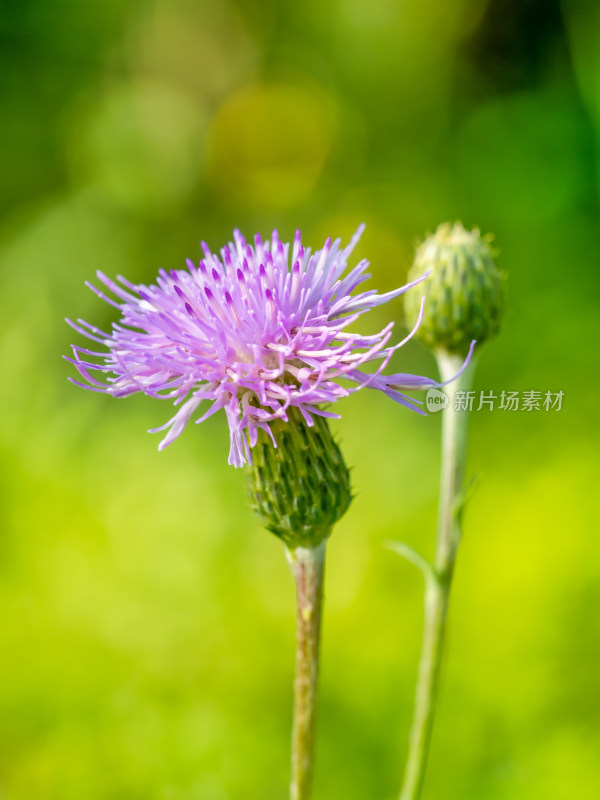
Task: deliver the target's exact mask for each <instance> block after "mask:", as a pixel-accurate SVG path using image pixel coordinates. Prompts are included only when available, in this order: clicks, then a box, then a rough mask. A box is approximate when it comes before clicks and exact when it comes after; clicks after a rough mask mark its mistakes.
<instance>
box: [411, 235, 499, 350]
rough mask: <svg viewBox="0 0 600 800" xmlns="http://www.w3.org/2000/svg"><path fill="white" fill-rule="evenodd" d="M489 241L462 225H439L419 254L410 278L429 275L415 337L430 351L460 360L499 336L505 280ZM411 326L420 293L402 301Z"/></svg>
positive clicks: (425, 284)
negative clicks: (439, 351)
mask: <svg viewBox="0 0 600 800" xmlns="http://www.w3.org/2000/svg"><path fill="white" fill-rule="evenodd" d="M490 239H491V237H490V236H489V235H488V236H481V234H480V232H479V231H478V230H477V229H475V230H473V231H467V230H465V228H464V227H463V226H462V225H461V223H460V222H457V223H455V224H454V225H450V224H449V223H444V224H443V225H440V226H439V227H438V229H437V231H436V232H435V234H433V236H429V237H428V238H427V239H425V241H424V242H423V244H422V245H421V246H420V247H419V248H418V249H417V253H416V255H415V260H414V262H413V265H412V267H411V269H410V272H409V278H410V279H411V280H413V279H414V278H415V277H416V276H418V275H422V274H423V273H425V272H427V271H429V270H431V275H430V276H429V277H428V278H427V280H426V281H425V282H424V284H423V293H424V295H425V311H424V314H423V321H422V322H421V325H420V327H419V330H418V331H417V334H416V335H417V337H418V338H419V339H420V340H421V341H422V342H423V343H424V344H425V345H427V347H429V348H431V349H432V350H444V351H446V352H448V353H453V354H455V355H461V356H464V355H465V354H466V353H467V352H468V350H469V346H470V344H471V342H472V341H473V339H475V340H476V341H477V344H478V345H481V344H482V343H483V342H484V341H486V340H487V339H491V338H492V337H493V336H495V335H496V334H497V333H498V330H499V329H500V322H501V319H502V313H503V311H504V275H503V274H502V273H501V272H500V270H499V269H498V268H497V267H496V265H495V263H494V256H495V252H494V251H493V249H492V247H491V245H490ZM404 307H405V310H406V315H407V318H408V322H409V324H410V323H412V322H413V321H414V320H416V319H417V316H418V314H419V308H420V297H419V293H418V292H408V293H407V294H406V295H405V296H404Z"/></svg>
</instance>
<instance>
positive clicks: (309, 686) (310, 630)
mask: <svg viewBox="0 0 600 800" xmlns="http://www.w3.org/2000/svg"><path fill="white" fill-rule="evenodd" d="M325 546H326V541H323V542H322V543H321V544H320V545H319V546H318V547H314V548H305V547H297V548H296V549H295V550H289V551H288V561H289V563H290V566H291V569H292V574H293V576H294V581H295V583H296V601H297V615H298V622H297V634H296V679H295V682H294V722H293V729H292V776H291V783H290V800H308V798H309V797H310V792H311V784H312V774H313V763H314V749H315V748H314V742H315V708H316V699H317V678H318V672H319V642H320V634H321V612H322V607H323V577H324V572H325Z"/></svg>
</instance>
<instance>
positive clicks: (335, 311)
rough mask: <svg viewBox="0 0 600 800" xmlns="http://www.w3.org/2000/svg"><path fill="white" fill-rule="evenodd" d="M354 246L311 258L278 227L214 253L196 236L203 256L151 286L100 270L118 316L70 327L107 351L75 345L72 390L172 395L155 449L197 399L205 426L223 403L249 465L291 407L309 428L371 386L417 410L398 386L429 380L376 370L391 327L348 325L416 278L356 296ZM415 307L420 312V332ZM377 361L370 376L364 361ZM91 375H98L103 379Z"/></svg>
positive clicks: (361, 277) (362, 274) (235, 443)
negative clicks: (374, 329)
mask: <svg viewBox="0 0 600 800" xmlns="http://www.w3.org/2000/svg"><path fill="white" fill-rule="evenodd" d="M362 230H363V226H361V227H360V228H359V229H358V231H357V232H356V234H355V235H354V237H353V238H352V240H351V242H350V244H349V245H348V246H347V247H345V248H343V249H342V248H341V247H340V241H339V240H336V241H335V242H333V243H332V242H331V240H330V239H328V240H327V241H326V242H325V244H324V246H323V248H322V249H321V250H318V251H317V252H315V253H312V254H311V251H310V249H309V248H304V247H303V245H302V242H301V237H300V232H298V233H297V234H296V237H295V239H294V242H293V243H292V244H291V245H289V244H285V243H283V242H281V241H280V240H279V237H278V235H277V232H276V231H274V232H273V235H272V237H271V239H270V240H268V241H263V240H262V239H261V237H260V236H258V235H257V236H255V238H254V244H249V243H248V242H246V240H245V239H244V237H243V236H242V234H241V233H240V232H239V231H235V232H234V241H233V242H232V243H229V244H228V245H226V246H225V247H223V249H222V250H221V251H220V253H219V254H214V253H212V252H211V251H210V250H209V248H208V247H207V246H206V245H205V244H204V243H203V244H202V248H203V251H204V258H203V259H202V260H201V261H200V262H199V264H198V265H195V264H193V263H192V262H191V261H188V262H187V270H171V271H169V272H167V271H165V270H160V272H159V276H158V279H157V281H156V283H154V284H152V285H149V286H148V285H142V284H140V285H134V284H132V283H130V282H129V281H127V280H126V279H125V278H123V277H118V278H117V280H116V281H113V280H111V279H110V278H108V277H106V276H105V275H104V274H102V273H101V272H99V273H98V277H99V279H100V280H101V281H102V283H103V284H104V285H105V287H106V288H107V289H108V290H109V292H110V293H111V295H112V296H110V295H109V294H105V293H104V291H101V290H99V289H97V288H96V287H94V286H92V285H91V284H89V285H90V288H92V289H93V290H94V291H95V292H96V294H98V295H99V296H100V297H101V298H102V299H103V300H106V301H107V302H108V303H110V304H111V305H113V306H114V307H115V308H116V309H117V310H118V311H119V313H120V315H121V318H120V320H119V321H118V322H117V323H114V324H113V326H112V330H111V332H110V333H107V332H103V331H101V330H99V329H98V328H96V327H95V326H94V325H90V324H89V323H87V322H84V321H83V320H77V322H70V321H69V320H68V321H69V322H70V324H71V325H72V327H73V328H75V330H77V331H78V332H79V333H81V334H84V335H85V336H87V337H88V338H89V339H92V340H93V341H95V342H97V343H98V344H100V345H102V346H103V347H104V348H107V350H106V351H105V352H103V351H98V350H96V349H95V350H90V349H87V348H82V347H79V346H74V347H73V353H74V355H73V358H72V359H68V360H70V361H71V362H72V363H73V364H74V365H75V366H76V368H77V370H78V371H79V373H80V375H81V376H82V377H83V379H84V381H85V382H84V383H79V382H78V381H73V382H74V383H79V385H82V386H84V387H85V388H88V389H93V390H95V391H100V392H105V393H107V394H110V395H113V396H114V397H125V396H127V395H130V394H134V393H135V392H142V393H144V394H147V395H150V396H153V397H159V398H170V399H172V400H173V401H174V403H175V405H176V406H179V408H178V410H177V413H176V414H175V415H174V416H173V417H172V419H170V420H169V421H168V422H167V423H165V424H164V425H162V426H161V427H160V428H156V429H154V430H155V431H160V430H167V431H168V432H167V434H166V436H165V437H164V439H163V440H162V442H161V443H160V445H159V449H163V448H164V447H166V446H167V445H169V444H170V443H171V442H173V441H174V440H175V439H176V438H177V437H178V436H179V435H180V433H181V432H182V431H183V429H184V427H185V426H186V424H187V423H188V421H189V420H190V419H191V417H192V416H193V415H194V414H195V413H196V411H197V410H198V409H199V407H200V406H201V404H202V403H204V402H207V403H209V406H208V408H207V409H206V410H205V411H204V413H203V414H202V415H201V416H200V417H199V418H198V419H196V422H202V421H203V420H205V419H206V418H207V417H209V416H210V415H212V414H214V413H215V412H217V411H220V410H221V409H222V410H223V411H224V413H225V415H226V417H227V421H228V423H229V431H230V442H231V447H230V453H229V463H230V464H233V465H234V466H236V467H239V466H242V465H243V464H244V463H245V462H247V461H251V448H252V447H254V445H255V444H256V442H257V440H258V434H259V431H263V432H264V433H265V434H266V435H267V436H269V438H270V439H271V441H272V442H273V444H274V445H275V446H277V442H276V438H275V436H274V433H273V423H275V422H276V421H281V422H283V423H285V422H288V420H289V414H290V410H291V409H297V411H298V412H299V415H300V416H301V418H302V419H303V420H304V422H305V423H306V424H307V425H308V426H312V425H313V424H314V417H315V416H320V417H336V416H338V415H337V414H335V413H333V412H332V411H329V410H326V409H325V408H324V407H323V406H324V405H326V406H328V405H330V404H332V403H335V401H337V400H339V399H340V398H342V397H346V396H347V395H349V394H351V393H352V392H354V391H357V390H359V389H361V388H364V387H370V388H372V389H377V390H379V391H382V392H384V393H385V394H386V395H387V396H389V397H390V398H391V399H393V400H395V401H396V402H398V403H400V404H401V405H404V406H406V407H408V408H412V409H413V410H415V411H419V412H420V413H423V412H421V411H420V409H419V407H418V405H416V404H415V403H416V402H417V401H414V400H412V399H411V398H409V397H407V396H406V395H405V394H404V393H403V391H404V390H410V389H425V388H428V387H430V386H433V385H436V382H435V381H433V380H431V379H429V378H425V377H421V376H417V375H408V374H396V375H388V376H384V375H383V374H382V373H383V370H384V369H385V367H386V366H387V364H388V362H389V360H390V358H391V356H392V354H393V353H394V351H395V350H397V349H398V348H399V347H400V346H401V345H402V344H404V342H405V341H407V340H408V339H409V338H410V337H411V336H412V334H413V333H414V331H413V332H412V333H411V334H409V336H408V337H407V338H406V339H404V340H403V341H401V342H399V343H397V344H395V345H393V346H392V345H390V344H389V342H390V338H391V335H392V328H393V323H390V324H389V325H387V326H386V327H385V328H384V329H383V330H381V331H379V332H378V333H375V334H371V335H363V334H360V333H354V332H352V331H350V330H349V328H350V327H351V326H352V325H353V324H354V323H355V322H356V321H357V320H358V318H359V317H361V316H362V315H363V314H365V313H366V312H367V311H369V309H371V308H373V307H374V306H377V305H381V304H382V303H386V302H387V301H389V300H391V299H392V298H394V297H397V296H398V295H401V294H402V293H403V292H405V291H406V290H407V289H409V288H410V287H411V286H413V285H415V284H417V283H419V282H420V281H421V280H422V276H419V277H418V278H417V279H416V280H414V281H413V282H412V283H410V284H408V285H407V286H403V287H401V288H399V289H396V290H395V291H392V292H388V293H386V294H377V292H376V291H374V290H370V291H358V292H356V291H355V290H356V289H357V287H358V286H360V285H361V284H362V283H363V282H364V281H365V280H366V279H367V278H368V277H369V276H368V275H367V274H366V270H367V267H368V262H367V261H364V260H363V261H360V262H359V263H358V264H357V265H356V266H355V267H353V268H352V269H350V270H348V269H347V263H348V258H349V256H350V254H351V252H352V250H353V248H354V247H355V245H356V242H357V241H358V239H359V237H360V235H361V233H362ZM422 311H423V306H422V304H421V309H420V312H419V314H418V319H417V325H416V326H415V330H416V327H418V324H419V321H420V318H421V316H422ZM372 361H375V362H377V364H378V366H377V368H376V370H375V371H374V372H365V371H364V370H363V367H365V365H367V364H369V363H370V362H372ZM92 372H94V373H96V374H98V375H99V377H104V380H99V379H98V378H97V377H94V375H92Z"/></svg>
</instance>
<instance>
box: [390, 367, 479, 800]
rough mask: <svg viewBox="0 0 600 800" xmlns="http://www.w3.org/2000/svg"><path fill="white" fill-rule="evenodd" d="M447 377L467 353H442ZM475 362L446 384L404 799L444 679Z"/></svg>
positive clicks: (417, 792) (423, 763) (413, 796)
mask: <svg viewBox="0 0 600 800" xmlns="http://www.w3.org/2000/svg"><path fill="white" fill-rule="evenodd" d="M437 360H438V365H439V368H440V373H441V376H442V381H446V380H449V379H450V378H451V377H452V376H453V375H456V373H457V372H458V370H459V369H460V366H461V364H462V359H461V358H459V357H457V356H452V355H448V354H446V353H438V354H437ZM474 368H475V364H474V362H473V361H471V363H470V364H469V366H468V368H467V369H466V370H465V372H463V374H462V375H461V376H460V377H459V378H457V379H456V381H454V383H453V384H451V386H450V387H449V388H448V389H447V390H446V394H447V395H448V398H449V403H448V405H447V407H446V408H445V409H444V411H443V412H442V415H443V416H442V463H441V486H440V506H439V515H438V532H437V541H436V549H435V558H434V562H433V570H432V571H431V573H429V574H428V575H426V578H427V579H426V586H425V615H424V621H423V644H422V647H421V659H420V662H419V674H418V678H417V690H416V695H415V708H414V714H413V723H412V728H411V733H410V741H409V748H408V758H407V762H406V772H405V774H404V783H403V786H402V792H401V794H400V800H418V798H420V797H421V792H422V790H423V783H424V780H425V770H426V768H427V756H428V753H429V746H430V743H431V733H432V730H433V721H434V715H435V706H436V700H437V695H438V689H439V682H440V668H441V663H442V653H443V647H444V636H445V630H446V617H447V613H448V603H449V599H450V590H451V587H452V576H453V573H454V564H455V561H456V554H457V550H458V546H459V544H460V538H461V515H462V500H463V481H464V469H465V460H466V450H467V427H468V412H466V411H456V410H455V409H454V399H455V396H456V392H458V391H464V392H466V391H468V390H469V387H470V385H471V379H472V375H473V370H474Z"/></svg>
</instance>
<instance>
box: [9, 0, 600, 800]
mask: <svg viewBox="0 0 600 800" xmlns="http://www.w3.org/2000/svg"><path fill="white" fill-rule="evenodd" d="M0 28H1V30H0V41H1V46H0V87H1V89H0V92H1V102H0V106H1V109H2V118H3V119H2V124H1V127H0V130H1V137H2V142H3V143H2V148H1V151H0V174H1V176H2V179H1V185H0V207H1V223H0V306H1V325H0V348H1V354H2V365H3V369H4V375H5V378H6V385H5V387H4V389H3V391H2V395H1V399H0V404H1V407H0V411H1V413H0V470H1V478H2V480H1V489H0V491H1V495H2V499H1V503H0V528H1V534H0V654H1V655H0V798H2V800H39V798H44V800H83V799H84V798H89V799H90V800H137V798H139V799H140V800H230V799H231V800H242V799H243V800H273V799H274V798H283V797H285V796H286V786H287V780H288V738H289V728H290V715H291V682H292V671H293V638H294V609H293V591H292V583H291V578H290V576H289V574H288V571H287V567H286V565H285V562H284V559H283V555H282V552H281V547H280V545H279V543H278V542H277V540H276V539H275V538H274V537H272V536H270V535H269V534H267V533H265V532H263V531H262V530H261V529H260V527H259V525H258V523H257V522H256V521H255V519H254V518H253V516H252V515H251V513H250V511H249V510H248V508H247V507H246V502H245V494H244V491H245V481H244V475H243V473H242V472H241V471H236V470H234V469H232V468H229V467H228V466H227V463H226V461H227V451H228V438H227V432H226V425H225V420H224V419H223V418H222V417H221V416H219V417H218V418H213V419H211V420H210V421H209V422H207V423H205V424H203V425H202V426H200V427H198V428H196V427H194V426H192V428H190V429H189V430H187V431H186V433H185V435H184V436H182V437H181V439H180V440H178V441H177V443H176V444H175V445H173V446H172V447H171V448H169V449H168V450H167V451H165V452H164V453H162V454H158V453H157V452H156V447H157V444H158V437H156V436H151V435H149V434H147V433H145V430H146V429H147V428H149V427H153V426H156V425H159V424H161V423H162V422H164V421H165V420H166V419H167V418H168V415H169V414H170V406H169V405H168V404H167V403H162V404H161V403H160V402H158V401H156V400H151V399H149V398H144V397H136V398H130V399H129V400H127V401H119V402H116V401H115V400H113V399H112V398H107V397H104V396H101V395H96V394H92V393H86V392H83V391H82V390H79V389H77V388H76V387H74V386H72V385H71V384H69V383H67V380H66V378H67V375H68V374H73V373H72V371H71V370H70V368H69V365H67V364H66V363H65V362H64V361H61V359H60V356H61V354H62V353H66V352H68V350H69V344H70V342H71V341H73V340H74V338H75V339H76V338H77V337H76V336H75V335H74V334H73V332H72V331H70V329H69V328H68V327H67V326H66V325H65V324H64V322H63V318H64V317H65V316H70V317H83V318H85V319H87V320H89V321H92V322H94V323H96V324H98V325H100V327H104V326H105V325H110V322H111V320H112V319H114V317H113V316H112V310H111V309H110V307H108V306H107V305H105V304H102V303H101V302H100V301H98V300H97V298H96V297H95V296H94V295H93V294H92V293H91V292H89V291H88V290H87V289H86V288H85V287H84V285H83V282H84V280H86V279H92V278H93V276H94V272H95V270H96V269H98V268H101V269H102V270H104V271H106V272H107V273H108V274H110V275H115V274H117V273H123V274H125V275H126V276H128V277H129V278H130V279H131V280H134V281H146V282H150V281H152V280H153V279H154V276H155V274H156V272H157V270H158V269H159V268H160V267H167V268H173V267H175V268H179V267H182V266H183V264H184V259H185V257H188V256H189V257H192V258H195V259H197V258H198V257H199V255H200V247H199V241H200V239H201V238H203V239H206V240H207V241H208V242H209V244H210V245H211V246H212V247H214V248H217V247H220V246H221V245H222V244H223V243H224V242H225V241H228V239H229V237H230V235H231V231H232V229H233V227H236V226H237V227H240V228H241V229H242V230H243V231H245V232H246V233H247V234H252V233H253V232H254V231H255V230H259V231H261V232H262V233H263V234H268V233H269V232H270V231H271V229H272V228H273V227H275V226H276V227H277V228H278V229H279V232H280V234H281V236H282V237H283V238H288V237H291V236H292V235H293V231H294V230H295V228H296V227H298V226H300V227H301V228H302V230H303V233H304V237H305V239H306V241H307V242H308V243H309V244H310V245H312V246H313V247H317V246H320V245H321V244H322V241H323V240H324V238H325V237H326V236H327V235H329V234H331V235H333V236H338V235H339V236H342V237H344V238H345V239H347V237H349V235H350V234H351V232H353V230H354V229H355V228H356V226H357V225H358V223H359V222H361V221H363V220H364V221H366V223H367V230H366V233H365V235H364V237H363V239H362V241H361V244H360V248H359V252H358V253H357V257H359V256H360V257H362V256H365V257H368V258H369V260H370V261H371V264H372V270H371V272H372V274H373V279H372V283H371V285H372V287H373V288H377V289H379V290H381V291H386V290H389V289H391V288H393V287H395V286H397V285H399V284H401V283H402V282H403V281H404V278H405V276H406V271H407V269H408V266H409V264H410V261H411V258H412V254H413V250H414V244H415V242H417V241H418V239H419V237H422V236H423V235H424V234H425V233H426V232H427V231H431V230H433V229H434V228H435V227H436V226H437V224H438V223H440V222H442V221H444V220H446V219H449V220H455V219H461V220H462V221H463V222H464V223H465V225H471V226H472V225H477V226H480V227H481V228H482V230H483V231H484V232H487V231H492V232H494V233H495V235H496V242H497V245H498V247H499V249H500V250H501V256H500V260H499V263H500V265H501V267H502V268H503V269H504V270H505V271H506V272H507V273H509V275H510V297H509V312H508V315H507V318H506V322H505V326H504V330H503V333H502V335H501V337H499V338H498V339H497V340H496V341H495V342H493V343H492V344H490V345H489V346H488V347H487V349H486V351H485V353H483V354H482V357H481V360H480V366H479V369H478V372H477V376H476V388H478V389H485V390H486V391H491V390H493V391H496V392H498V393H499V392H500V391H501V390H502V389H506V390H513V391H528V390H538V391H542V392H545V391H547V390H551V391H554V392H556V391H561V390H562V391H564V392H565V396H564V400H563V408H562V410H561V411H560V412H548V413H546V412H544V411H540V412H532V413H525V412H516V413H515V412H513V413H505V412H502V411H498V410H495V411H493V412H488V411H480V412H479V413H473V414H472V415H471V450H470V471H471V472H472V473H477V474H479V476H480V478H481V480H480V484H479V488H478V490H477V492H476V494H475V496H474V498H473V500H472V502H471V505H470V508H469V510H468V513H467V517H466V535H465V541H464V545H463V548H462V551H461V553H460V558H459V565H458V571H457V575H456V584H455V591H454V596H453V600H452V608H451V620H450V624H451V633H450V637H449V652H448V654H447V659H446V664H445V672H444V678H443V695H442V698H441V703H440V707H439V717H438V720H437V727H436V731H435V736H434V742H433V750H432V755H431V762H430V772H429V776H428V781H427V786H426V791H425V798H428V799H429V800H434V799H439V800H445V799H446V798H447V799H448V800H451V799H452V798H461V800H500V798H502V799H503V800H504V798H510V800H532V799H533V800H537V798H540V800H565V798H569V799H570V798H572V797H577V798H597V797H600V668H599V664H600V613H599V609H600V566H599V562H600V541H599V538H598V529H599V525H598V516H597V505H598V503H597V490H598V477H599V475H598V471H597V466H598V444H599V442H598V438H597V435H596V434H597V405H598V402H597V400H598V392H599V391H600V386H599V382H598V377H597V369H595V368H594V367H595V362H596V359H597V354H598V331H597V328H596V326H595V325H594V323H595V322H596V321H597V315H598V306H597V296H598V292H597V290H598V265H599V263H600V262H599V256H600V249H599V247H598V241H599V238H598V233H599V230H598V229H599V217H598V206H599V203H598V199H599V188H600V166H599V164H600V160H599V152H600V151H599V144H600V83H599V76H600V6H599V4H598V3H595V2H592V0H590V2H585V0H564V2H562V3H561V2H559V0H453V2H447V0H369V1H368V2H361V1H360V0H318V2H317V0H303V2H297V3H284V2H276V1H275V0H238V2H233V0H229V1H228V2H216V1H215V0H213V2H202V1H201V0H200V1H196V2H194V1H193V0H176V1H175V2H169V1H168V0H155V1H154V2H149V1H148V0H137V1H133V2H128V3H124V2H119V0H103V1H102V2H100V0H90V2H86V3H81V2H76V0H20V1H19V2H15V1H13V2H9V0H4V2H3V3H2V15H1V21H0ZM390 314H391V315H393V316H395V318H396V319H397V320H398V323H399V326H400V327H399V328H398V334H400V333H401V331H402V325H403V321H402V310H401V304H400V303H399V302H398V301H396V302H395V303H394V304H392V305H391V306H389V307H386V308H384V309H381V310H379V311H377V312H374V313H373V314H371V315H370V316H371V319H369V320H368V323H369V324H368V327H369V330H370V331H373V332H374V331H375V330H378V328H379V327H382V325H383V324H385V322H387V320H388V319H389V315H390ZM365 324H367V319H365V320H364V322H363V328H364V326H365ZM367 332H368V331H367ZM393 367H394V368H395V369H397V370H399V371H400V370H401V371H415V372H419V373H421V374H423V373H425V374H432V373H434V371H435V365H434V362H433V358H432V357H431V356H430V355H429V354H428V353H427V352H426V351H425V350H424V349H422V348H421V347H420V346H419V345H418V344H413V343H411V345H409V346H407V347H406V348H403V349H402V351H401V352H399V353H398V354H397V356H396V357H395V361H394V364H393ZM340 410H341V411H342V414H343V419H342V420H341V421H339V422H337V423H336V424H335V429H336V431H337V432H338V434H339V436H340V437H341V439H342V442H343V447H344V452H345V455H346V458H347V460H348V462H349V463H350V464H351V465H352V466H353V468H354V471H353V479H354V485H355V490H356V493H357V497H356V499H355V501H354V503H353V505H352V507H351V509H350V511H349V513H348V514H347V516H346V518H345V519H344V520H343V521H342V522H341V523H340V524H339V526H338V527H337V529H336V531H335V534H334V536H333V538H332V540H331V544H330V548H329V566H328V576H327V612H326V619H325V626H324V647H323V661H322V684H321V705H320V722H319V755H318V765H317V775H316V787H315V800H325V799H326V798H327V800H332V799H334V800H335V799H336V798H345V799H346V800H354V799H355V798H356V800H359V799H360V800H364V799H365V798H381V800H391V798H394V797H395V795H396V793H397V790H398V788H399V783H400V776H401V772H402V764H403V759H404V754H405V747H406V739H407V733H408V726H409V721H410V714H411V708H412V696H413V691H414V683H415V677H416V666H417V657H418V650H419V645H420V636H421V621H422V585H421V578H420V575H419V574H417V573H416V571H415V569H414V568H413V567H411V566H410V565H408V564H406V563H405V562H403V561H401V560H400V559H399V558H398V557H397V556H395V555H393V554H391V553H390V552H388V551H386V550H385V549H384V548H383V546H382V545H383V542H384V540H386V539H388V538H397V539H404V540H406V541H408V542H410V543H411V544H413V545H414V546H416V547H417V548H419V549H421V550H423V551H424V552H427V553H431V551H432V546H433V531H434V525H435V516H436V497H437V484H438V467H439V463H438V437H439V423H440V420H439V417H438V416H437V415H430V416H429V417H427V418H420V417H418V416H417V415H413V414H411V413H409V412H408V411H405V410H403V409H401V408H399V407H397V406H395V405H394V404H392V403H391V402H389V401H388V400H387V399H386V398H385V397H383V396H378V394H377V393H374V392H373V393H370V392H367V391H365V392H363V393H361V394H359V395H357V396H355V397H353V398H351V399H348V400H347V401H343V403H342V404H341V405H340Z"/></svg>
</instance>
